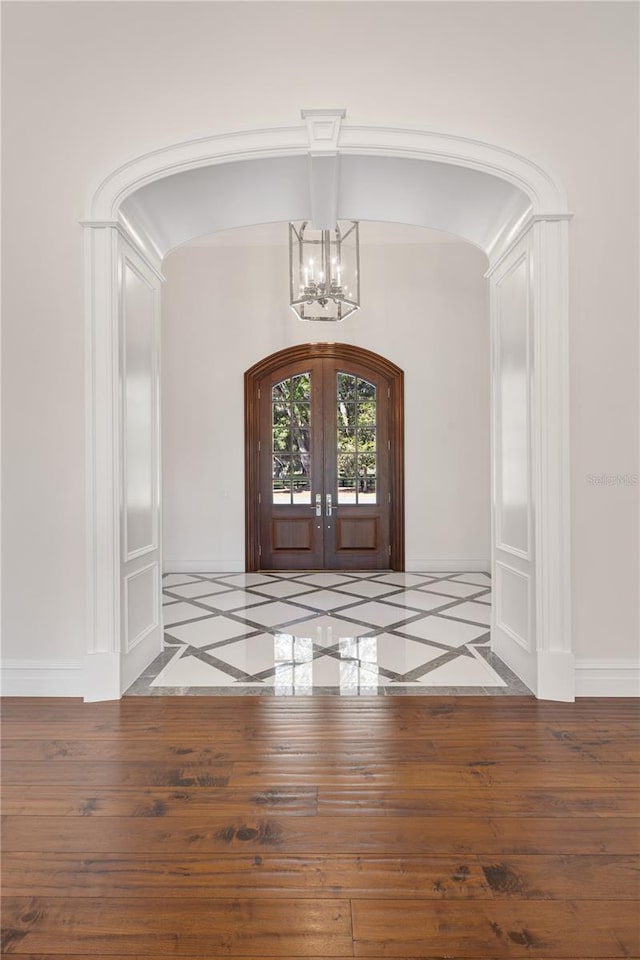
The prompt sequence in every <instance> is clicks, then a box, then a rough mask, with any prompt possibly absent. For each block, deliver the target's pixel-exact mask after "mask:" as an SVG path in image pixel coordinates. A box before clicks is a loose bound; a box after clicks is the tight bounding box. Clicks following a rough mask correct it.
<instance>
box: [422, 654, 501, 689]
mask: <svg viewBox="0 0 640 960" xmlns="http://www.w3.org/2000/svg"><path fill="white" fill-rule="evenodd" d="M421 679H422V681H423V682H424V683H425V684H428V685H429V686H432V687H440V686H445V687H450V686H455V687H460V686H476V687H505V686H506V683H505V681H504V680H502V679H501V677H499V676H498V674H497V673H496V672H495V670H492V669H491V667H490V666H489V665H488V664H487V663H485V662H484V660H482V659H480V658H479V657H478V658H476V657H458V658H457V659H456V660H450V661H449V662H448V663H445V664H443V665H442V666H441V667H436V668H435V670H431V671H430V672H429V673H427V674H425V675H424V676H423V677H422V678H421Z"/></svg>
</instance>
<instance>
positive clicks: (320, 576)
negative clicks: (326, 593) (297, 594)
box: [298, 572, 349, 587]
mask: <svg viewBox="0 0 640 960" xmlns="http://www.w3.org/2000/svg"><path fill="white" fill-rule="evenodd" d="M298 579H299V580H300V583H306V584H311V586H313V587H335V586H337V585H338V584H339V583H347V582H348V580H349V578H348V577H345V576H342V574H339V573H310V574H305V573H303V572H300V573H299V574H298Z"/></svg>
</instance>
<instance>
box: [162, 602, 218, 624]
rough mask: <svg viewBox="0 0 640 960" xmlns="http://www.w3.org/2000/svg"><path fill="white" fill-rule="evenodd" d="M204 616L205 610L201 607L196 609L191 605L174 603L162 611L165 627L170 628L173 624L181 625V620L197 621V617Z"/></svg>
mask: <svg viewBox="0 0 640 960" xmlns="http://www.w3.org/2000/svg"><path fill="white" fill-rule="evenodd" d="M206 616H207V611H206V610H204V609H203V608H202V607H196V606H194V604H192V603H175V604H172V605H171V606H170V607H165V608H164V610H163V620H164V625H165V627H170V626H171V625H172V624H174V623H181V622H182V621H183V620H197V619H198V617H206Z"/></svg>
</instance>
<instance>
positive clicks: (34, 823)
mask: <svg viewBox="0 0 640 960" xmlns="http://www.w3.org/2000/svg"><path fill="white" fill-rule="evenodd" d="M3 821H4V823H3V833H4V850H5V852H7V853H10V852H25V853H26V852H38V851H40V852H42V853H52V852H56V851H64V852H66V853H72V852H76V853H80V854H82V853H85V852H87V853H101V852H104V853H109V852H111V853H153V852H157V851H158V850H161V851H163V852H165V853H167V854H170V853H179V852H181V851H183V852H184V851H189V852H193V853H223V852H228V853H234V852H238V853H240V852H243V853H244V852H251V853H261V852H269V851H271V852H278V853H288V854H294V855H295V854H318V853H325V854H344V853H352V854H356V855H358V854H363V855H364V854H367V855H370V856H378V855H381V854H385V853H394V854H396V855H399V854H408V855H411V854H425V855H446V854H449V855H451V854H454V855H456V856H459V855H460V854H491V855H498V854H500V855H501V854H507V853H511V854H518V853H522V854H536V853H546V854H555V853H563V854H570V853H610V854H629V853H637V852H640V833H639V832H638V831H637V830H633V829H630V828H629V823H630V821H629V820H628V819H625V818H617V817H609V818H606V819H605V818H587V817H585V818H583V819H580V820H575V821H574V820H572V819H565V818H562V819H560V818H555V819H553V818H532V817H531V818H523V819H514V818H511V819H507V818H505V819H501V820H496V819H493V820H492V819H489V818H479V817H474V818H471V817H470V818H466V819H465V818H462V817H457V818H455V817H453V818H449V817H431V818H426V817H420V818H414V817H376V818H371V819H369V820H365V819H354V818H352V817H342V818H338V817H334V818H332V820H331V828H330V829H327V824H326V822H325V821H324V820H323V819H322V818H320V817H282V818H279V817H268V818H246V819H243V818H237V819H232V818H228V817H215V816H210V817H176V818H174V819H173V820H171V821H163V820H158V819H155V818H154V819H144V818H142V819H131V818H124V817H104V818H95V819H94V818H91V817H78V818H70V817H10V816H6V817H4V818H3ZM632 822H633V821H632Z"/></svg>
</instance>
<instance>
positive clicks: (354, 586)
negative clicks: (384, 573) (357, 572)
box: [336, 580, 398, 597]
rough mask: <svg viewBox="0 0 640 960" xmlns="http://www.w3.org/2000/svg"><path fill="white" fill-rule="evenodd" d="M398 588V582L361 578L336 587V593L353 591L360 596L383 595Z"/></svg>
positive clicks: (352, 592)
mask: <svg viewBox="0 0 640 960" xmlns="http://www.w3.org/2000/svg"><path fill="white" fill-rule="evenodd" d="M397 590H398V585H397V584H391V583H380V581H379V580H361V581H355V582H353V583H345V584H343V585H342V586H341V587H336V593H342V592H344V593H351V594H356V595H357V596H359V597H383V596H387V595H388V594H392V593H395V592H396V591H397Z"/></svg>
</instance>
